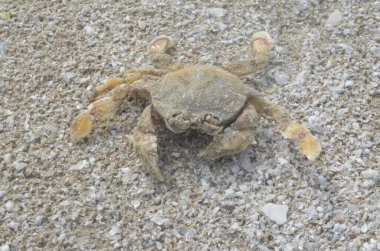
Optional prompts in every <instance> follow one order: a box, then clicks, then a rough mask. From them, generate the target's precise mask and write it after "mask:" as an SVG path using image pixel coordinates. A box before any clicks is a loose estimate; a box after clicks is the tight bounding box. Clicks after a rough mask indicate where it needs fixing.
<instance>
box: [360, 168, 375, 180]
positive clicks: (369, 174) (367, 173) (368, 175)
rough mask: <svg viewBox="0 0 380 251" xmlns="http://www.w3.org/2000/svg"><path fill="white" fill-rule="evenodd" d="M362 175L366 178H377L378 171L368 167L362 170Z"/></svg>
mask: <svg viewBox="0 0 380 251" xmlns="http://www.w3.org/2000/svg"><path fill="white" fill-rule="evenodd" d="M362 176H363V177H364V178H366V179H377V178H378V177H379V171H378V170H372V169H368V170H366V171H363V172H362Z"/></svg>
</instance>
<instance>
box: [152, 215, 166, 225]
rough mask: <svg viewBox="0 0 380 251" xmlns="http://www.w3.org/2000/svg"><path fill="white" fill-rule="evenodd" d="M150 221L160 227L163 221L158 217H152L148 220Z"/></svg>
mask: <svg viewBox="0 0 380 251" xmlns="http://www.w3.org/2000/svg"><path fill="white" fill-rule="evenodd" d="M150 221H151V222H153V223H155V224H157V225H159V226H161V225H162V223H164V219H162V217H161V216H159V215H154V216H153V217H152V218H150Z"/></svg>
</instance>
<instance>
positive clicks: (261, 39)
mask: <svg viewBox="0 0 380 251" xmlns="http://www.w3.org/2000/svg"><path fill="white" fill-rule="evenodd" d="M250 47H251V48H250V49H251V55H250V58H249V59H246V60H241V61H236V62H232V63H230V64H227V65H224V66H223V67H222V68H224V69H225V70H227V71H229V72H231V73H232V74H235V75H238V76H243V75H247V74H250V73H253V72H255V71H258V70H262V69H263V68H264V67H265V66H266V65H267V63H268V55H269V52H270V51H271V50H272V48H273V42H272V39H271V37H270V36H269V34H268V33H266V32H264V31H261V32H257V33H255V34H254V35H253V36H252V38H251V41H250Z"/></svg>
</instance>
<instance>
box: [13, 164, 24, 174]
mask: <svg viewBox="0 0 380 251" xmlns="http://www.w3.org/2000/svg"><path fill="white" fill-rule="evenodd" d="M26 166H27V164H26V163H23V162H14V163H13V167H14V168H15V169H16V171H17V172H20V171H22V170H23V169H25V167H26Z"/></svg>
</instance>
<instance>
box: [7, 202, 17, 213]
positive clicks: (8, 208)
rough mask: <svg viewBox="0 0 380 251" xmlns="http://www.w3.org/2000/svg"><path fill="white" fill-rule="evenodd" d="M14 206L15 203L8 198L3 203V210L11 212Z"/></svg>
mask: <svg viewBox="0 0 380 251" xmlns="http://www.w3.org/2000/svg"><path fill="white" fill-rule="evenodd" d="M14 208H15V203H14V202H13V201H11V200H8V201H7V203H5V210H7V212H8V213H11V212H13V210H14Z"/></svg>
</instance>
